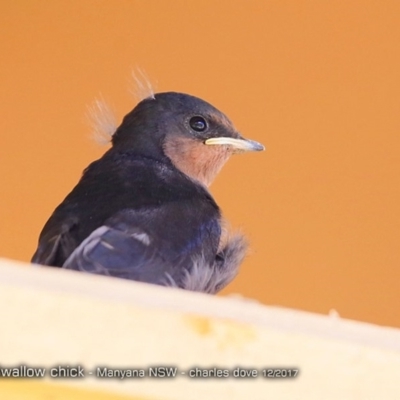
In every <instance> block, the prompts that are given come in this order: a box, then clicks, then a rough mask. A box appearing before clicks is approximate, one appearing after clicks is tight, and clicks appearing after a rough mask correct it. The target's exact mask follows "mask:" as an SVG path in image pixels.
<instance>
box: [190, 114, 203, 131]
mask: <svg viewBox="0 0 400 400" xmlns="http://www.w3.org/2000/svg"><path fill="white" fill-rule="evenodd" d="M189 125H190V127H191V128H192V129H193V130H195V131H196V132H204V131H205V130H206V129H207V122H206V120H205V119H204V118H203V117H199V116H196V117H192V118H190V121H189Z"/></svg>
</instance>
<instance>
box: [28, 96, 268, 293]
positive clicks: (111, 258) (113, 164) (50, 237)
mask: <svg viewBox="0 0 400 400" xmlns="http://www.w3.org/2000/svg"><path fill="white" fill-rule="evenodd" d="M261 150H264V146H263V145H261V144H260V143H258V142H256V141H253V140H249V139H245V138H244V137H243V136H242V135H241V134H240V133H239V132H238V130H237V129H236V128H235V127H234V125H233V123H232V122H231V120H230V119H229V118H228V117H227V116H226V115H225V114H224V113H222V112H221V111H219V110H218V109H217V108H215V107H214V106H212V105H211V104H210V103H208V102H206V101H204V100H202V99H200V98H198V97H195V96H192V95H189V94H184V93H177V92H163V93H156V94H154V95H152V96H149V97H146V98H144V99H142V100H141V101H140V102H139V103H138V104H137V105H136V106H135V107H134V108H133V110H132V111H131V112H129V113H128V114H127V115H126V116H125V117H124V118H123V120H122V123H121V125H120V126H119V127H118V128H117V129H116V131H115V132H114V134H113V135H112V138H111V147H110V149H109V150H107V151H106V152H105V153H104V155H103V156H102V157H101V158H100V159H98V160H96V161H94V162H92V163H91V164H90V165H89V166H88V167H87V168H86V169H85V170H84V171H83V174H82V176H81V179H80V180H79V182H78V183H77V185H76V186H75V187H74V188H73V189H72V191H71V192H70V193H69V194H68V195H67V196H66V197H65V199H64V201H62V202H61V204H60V205H59V206H58V207H57V208H56V209H55V210H54V212H53V213H52V215H51V216H50V218H49V219H48V221H47V222H46V224H45V225H44V227H43V229H42V231H41V233H40V236H39V241H38V247H37V250H36V252H35V253H34V255H33V257H32V263H34V264H40V265H45V266H52V267H60V268H63V269H68V270H75V271H83V272H88V273H93V274H99V275H106V276H112V277H117V278H122V279H129V280H134V281H139V282H144V283H150V284H156V285H161V286H171V287H176V288H181V289H186V290H192V291H198V292H204V293H209V294H215V293H217V292H219V291H220V290H221V289H222V288H224V287H225V286H226V285H227V284H228V283H229V282H231V281H232V279H233V278H234V277H235V276H236V275H237V273H238V269H239V266H240V264H241V262H242V261H243V259H244V257H245V254H246V251H247V240H246V239H245V237H244V235H242V234H241V233H234V234H232V233H230V231H229V229H227V228H226V221H225V220H224V218H223V215H222V211H221V209H220V208H219V206H218V205H217V203H216V201H215V200H214V198H213V197H212V195H211V193H210V191H209V186H210V184H211V183H212V181H213V180H214V178H215V177H216V175H217V174H218V172H219V171H220V169H221V168H222V166H223V165H224V164H225V162H226V161H227V160H228V159H229V157H230V156H231V155H233V154H237V153H243V152H249V151H261Z"/></svg>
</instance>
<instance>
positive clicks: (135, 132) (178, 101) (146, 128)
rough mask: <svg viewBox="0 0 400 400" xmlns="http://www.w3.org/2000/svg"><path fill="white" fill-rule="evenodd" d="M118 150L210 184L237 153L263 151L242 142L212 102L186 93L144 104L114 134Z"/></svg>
mask: <svg viewBox="0 0 400 400" xmlns="http://www.w3.org/2000/svg"><path fill="white" fill-rule="evenodd" d="M112 143H113V146H114V147H119V146H123V147H125V148H126V147H127V146H129V148H130V149H132V150H134V151H135V152H138V154H142V155H147V156H151V157H153V158H158V159H163V158H164V157H167V158H168V159H169V160H170V161H171V162H172V163H173V164H174V166H175V167H176V168H178V169H179V170H180V171H181V172H183V173H184V174H186V175H187V176H189V177H190V178H192V179H194V180H196V181H198V182H200V183H202V184H203V185H205V186H209V185H210V184H211V182H212V181H213V179H214V178H215V176H216V175H217V174H218V172H219V170H220V169H221V168H222V166H223V165H224V164H225V162H226V161H227V160H228V158H229V157H230V156H231V155H232V154H235V153H242V152H246V151H260V150H264V146H263V145H261V144H260V143H257V142H255V141H252V140H248V139H245V138H243V137H242V136H241V135H240V134H239V132H238V131H237V130H236V129H235V127H234V126H233V124H232V122H231V121H230V120H229V119H228V118H227V117H226V115H225V114H223V113H222V112H221V111H219V110H217V109H216V108H215V107H213V106H212V105H211V104H209V103H207V102H205V101H203V100H201V99H199V98H197V97H193V96H190V95H187V94H182V93H173V92H167V93H158V94H156V95H155V96H154V97H152V98H147V99H145V100H143V101H141V102H140V103H139V104H138V105H137V106H136V107H135V108H134V109H133V110H132V111H131V112H130V113H129V114H128V115H127V116H126V117H125V118H124V121H123V123H122V124H121V126H120V127H119V128H118V129H117V131H116V132H115V134H114V136H113V139H112Z"/></svg>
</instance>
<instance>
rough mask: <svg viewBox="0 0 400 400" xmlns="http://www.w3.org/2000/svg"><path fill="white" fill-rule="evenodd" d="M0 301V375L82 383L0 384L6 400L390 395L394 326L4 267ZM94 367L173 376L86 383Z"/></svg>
mask: <svg viewBox="0 0 400 400" xmlns="http://www.w3.org/2000/svg"><path fill="white" fill-rule="evenodd" d="M0 304H2V306H1V325H2V327H1V329H0V368H4V367H16V366H19V365H21V364H24V365H27V366H29V367H43V368H46V371H49V370H50V369H51V368H52V367H55V366H59V365H63V366H64V365H69V366H76V365H80V366H82V367H83V368H84V369H85V375H86V376H85V378H83V379H68V380H65V379H64V380H60V379H51V378H49V377H47V378H45V379H42V380H37V379H36V380H33V379H31V380H26V381H21V380H16V379H12V378H10V379H7V380H6V379H2V378H1V377H0V395H1V393H3V394H7V395H8V396H9V397H11V396H14V397H13V398H15V399H45V398H48V397H49V393H51V394H52V395H53V396H55V397H54V398H55V399H57V400H58V399H64V398H65V399H67V398H68V397H73V398H74V399H75V398H76V399H78V398H80V397H79V395H78V392H75V393H74V395H71V393H70V392H68V393H69V395H66V394H65V393H67V392H66V391H68V390H78V391H81V390H84V391H86V392H85V394H84V396H83V395H82V396H83V397H82V398H85V399H91V398H93V399H95V398H96V399H100V398H101V399H103V398H104V399H111V398H113V399H119V398H121V399H122V398H124V399H139V398H140V399H148V398H151V399H177V400H180V399H185V400H191V399H193V400H197V399H206V398H216V399H225V398H226V399H228V398H229V399H230V400H235V399H240V400H242V399H247V398H248V399H266V398H279V399H280V400H283V399H291V400H292V399H307V400H311V399H324V400H329V399H335V400H337V399H341V400H346V399H363V400H364V399H376V398H382V399H385V400H388V399H399V398H400V384H399V381H398V380H399V377H400V330H399V329H395V328H387V327H378V326H375V325H372V324H366V323H361V322H355V321H350V320H344V319H341V318H339V317H337V316H322V315H316V314H312V313H306V312H301V311H296V310H289V309H284V308H279V307H269V306H265V305H261V304H259V303H257V302H255V301H252V300H248V299H241V298H237V297H215V296H209V295H203V294H198V293H191V292H186V291H182V290H178V289H170V288H163V287H157V286H153V285H146V284H139V283H136V282H129V281H124V280H119V279H112V278H107V277H102V276H95V275H86V274H83V273H76V272H73V271H64V270H60V269H57V268H44V267H32V266H30V265H29V264H24V263H20V262H15V261H11V260H5V259H0ZM100 366H102V367H108V368H112V369H117V368H127V369H144V370H146V371H147V369H148V368H149V367H153V366H174V367H175V366H176V367H177V368H178V369H179V372H178V377H176V378H174V379H166V378H164V379H162V378H158V379H157V378H150V377H146V378H135V379H132V378H126V379H123V380H121V379H111V378H96V377H95V373H96V367H100ZM193 367H198V368H200V369H207V368H214V367H217V368H220V369H223V370H225V369H227V370H229V372H230V373H231V371H232V370H233V369H234V368H236V367H243V368H248V369H255V370H257V371H258V374H259V375H260V374H261V375H262V372H261V371H262V370H263V369H266V368H295V369H298V370H299V374H298V376H297V377H296V378H292V379H288V378H287V379H273V380H271V379H265V378H263V377H262V376H261V377H260V376H259V377H257V378H245V379H240V378H238V379H235V378H233V377H229V378H203V379H199V378H190V377H189V376H187V373H188V371H189V370H190V369H191V368H193ZM89 371H93V375H89ZM0 372H1V371H0ZM182 373H184V374H182ZM24 385H26V386H25V387H24ZM63 393H64V394H63ZM120 395H121V396H123V397H118V396H120ZM18 396H19V397H18ZM46 396H47V397H46ZM62 396H64V397H62ZM101 396H103V397H101ZM1 397H2V398H3V396H1ZM4 398H6V397H4Z"/></svg>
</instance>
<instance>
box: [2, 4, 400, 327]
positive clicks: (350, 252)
mask: <svg viewBox="0 0 400 400" xmlns="http://www.w3.org/2000/svg"><path fill="white" fill-rule="evenodd" d="M0 46H1V48H0V54H1V61H0V87H1V90H0V101H1V103H0V104H1V119H0V127H1V146H0V159H1V167H2V173H1V177H0V188H1V189H0V190H1V196H0V235H1V237H0V239H1V240H0V255H1V256H5V257H11V258H15V259H20V260H26V261H27V260H29V259H30V257H31V255H32V253H33V252H34V250H35V246H36V241H37V237H38V234H39V232H40V230H41V228H42V226H43V224H44V223H45V221H46V220H47V218H48V217H49V215H50V213H51V212H52V211H53V209H54V208H55V207H56V206H57V205H58V204H59V203H60V201H61V200H62V199H63V198H64V197H65V195H66V194H67V193H68V192H69V191H70V190H71V189H72V187H73V186H74V185H75V184H76V182H77V180H78V178H79V177H80V174H81V172H82V170H83V169H84V168H85V167H86V166H87V164H89V162H91V161H92V160H94V159H96V158H98V157H100V156H101V154H102V153H103V152H104V151H105V148H102V147H100V146H98V145H97V144H96V143H94V142H93V141H91V139H90V132H89V128H88V126H87V125H86V124H85V112H86V108H87V106H88V105H90V104H91V103H92V101H93V100H94V99H95V98H96V97H98V96H99V94H100V93H101V94H102V95H103V97H104V98H105V99H107V100H109V102H110V103H111V105H112V106H113V108H114V109H115V111H116V114H117V116H118V120H120V119H121V118H122V116H123V115H124V114H126V113H127V112H128V111H130V110H131V108H132V107H133V106H134V104H135V100H134V98H133V97H132V96H131V95H130V93H129V88H131V87H132V79H131V70H132V68H134V67H136V66H139V67H140V68H142V69H143V70H145V71H146V73H147V75H148V76H149V77H150V79H151V80H152V81H153V84H154V86H155V87H156V90H157V91H168V90H173V91H182V92H186V93H190V94H193V95H196V96H199V97H202V98H204V99H205V100H207V101H210V102H211V103H213V104H214V105H215V106H217V107H218V108H220V109H221V110H222V111H224V112H225V113H226V114H227V115H228V116H229V117H230V118H231V119H232V120H233V121H234V123H235V124H236V126H237V127H238V128H239V129H240V131H241V132H242V133H243V134H244V135H245V136H246V137H249V138H252V139H254V140H258V141H260V142H262V143H263V144H265V145H266V147H267V151H266V152H264V153H260V154H248V155H241V156H236V157H234V158H233V159H231V160H230V161H229V163H228V165H227V166H226V167H225V168H224V170H223V171H222V173H221V174H220V176H219V177H218V178H217V180H216V182H215V184H214V185H213V186H212V192H213V194H214V196H215V198H216V200H217V201H218V203H219V204H220V206H221V207H222V209H223V210H224V212H225V215H226V216H227V218H228V219H229V220H230V221H231V222H232V225H233V226H236V227H239V228H241V229H242V230H243V231H244V232H245V233H247V235H248V237H249V239H250V241H251V245H252V254H251V255H250V256H249V257H248V258H247V260H246V261H245V263H244V264H243V266H242V270H241V273H240V275H239V276H238V278H237V279H236V280H235V281H234V283H232V284H231V285H230V286H229V287H228V288H227V289H226V290H225V291H224V293H225V294H227V293H241V294H243V295H244V296H248V297H253V298H256V299H258V300H260V301H262V302H263V303H266V304H273V305H282V306H288V307H294V308H299V309H304V310H310V311H315V312H321V313H327V312H328V311H329V310H330V309H335V310H337V311H338V312H339V314H340V315H341V316H343V317H347V318H354V319H358V320H364V321H370V322H375V323H379V324H386V325H392V326H399V327H400V310H399V308H400V307H399V306H400V290H399V287H400V256H399V228H400V218H399V217H400V212H399V208H400V185H399V176H400V158H399V156H400V154H399V153H400V118H399V109H400V2H399V1H397V0H393V1H367V0H363V1H351V2H348V1H330V2H327V1H320V0H315V1H314V0H309V1H298V0H291V1H289V0H287V1H276V0H274V1H272V0H259V1H255V0H254V1H244V0H243V1H232V0H230V1H227V0H225V1H221V0H220V1H210V0H208V1H205V0H202V1H191V2H189V1H184V0H182V1H176V0H174V1H163V0H158V1H156V0H152V1H144V0H143V1H133V0H130V1H127V0H118V1H115V0H103V1H101V0H83V1H82V0H63V1H48V0H30V1H28V0H26V1H21V0H13V1H8V2H6V1H3V2H2V11H1V13H0Z"/></svg>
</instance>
